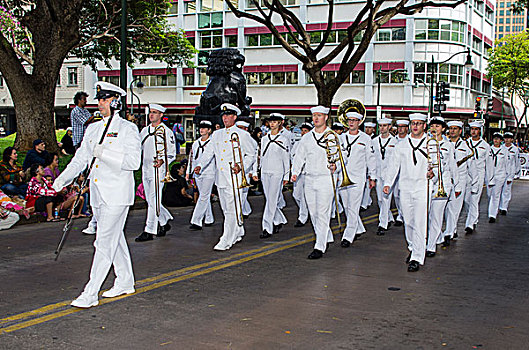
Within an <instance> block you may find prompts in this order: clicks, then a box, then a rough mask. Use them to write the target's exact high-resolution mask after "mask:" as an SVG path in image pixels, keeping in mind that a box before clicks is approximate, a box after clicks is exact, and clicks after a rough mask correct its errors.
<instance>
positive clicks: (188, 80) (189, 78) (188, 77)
mask: <svg viewBox="0 0 529 350" xmlns="http://www.w3.org/2000/svg"><path fill="white" fill-rule="evenodd" d="M183 77H184V86H193V85H195V73H187V74H184V75H183Z"/></svg>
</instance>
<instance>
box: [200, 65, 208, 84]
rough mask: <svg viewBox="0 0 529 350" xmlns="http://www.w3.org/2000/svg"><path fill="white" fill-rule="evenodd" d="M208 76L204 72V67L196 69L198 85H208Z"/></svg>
mask: <svg viewBox="0 0 529 350" xmlns="http://www.w3.org/2000/svg"><path fill="white" fill-rule="evenodd" d="M208 81H209V78H208V76H207V74H206V68H199V69H198V85H208Z"/></svg>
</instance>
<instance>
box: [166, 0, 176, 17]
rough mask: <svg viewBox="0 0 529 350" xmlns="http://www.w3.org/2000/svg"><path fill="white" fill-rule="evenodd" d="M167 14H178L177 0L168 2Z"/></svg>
mask: <svg viewBox="0 0 529 350" xmlns="http://www.w3.org/2000/svg"><path fill="white" fill-rule="evenodd" d="M167 14H168V15H176V14H178V2H171V3H170V4H169V10H168V12H167Z"/></svg>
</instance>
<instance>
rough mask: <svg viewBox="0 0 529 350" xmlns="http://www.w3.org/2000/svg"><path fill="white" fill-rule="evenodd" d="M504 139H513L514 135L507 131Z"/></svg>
mask: <svg viewBox="0 0 529 350" xmlns="http://www.w3.org/2000/svg"><path fill="white" fill-rule="evenodd" d="M503 137H505V138H510V139H513V138H514V134H513V133H512V132H510V131H507V132H506V133H505V134H503Z"/></svg>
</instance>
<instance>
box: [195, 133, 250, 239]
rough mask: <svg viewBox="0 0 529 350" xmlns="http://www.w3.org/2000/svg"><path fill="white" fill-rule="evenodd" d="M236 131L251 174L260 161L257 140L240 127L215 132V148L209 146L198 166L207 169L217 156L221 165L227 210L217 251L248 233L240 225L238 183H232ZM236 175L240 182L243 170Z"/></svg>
mask: <svg viewBox="0 0 529 350" xmlns="http://www.w3.org/2000/svg"><path fill="white" fill-rule="evenodd" d="M233 133H236V134H237V135H238V136H239V143H240V145H239V146H240V150H241V154H242V158H243V159H242V161H243V163H244V168H245V169H244V170H245V172H246V174H248V173H249V171H250V169H252V167H253V164H254V162H255V160H256V147H255V143H256V142H255V141H254V140H253V139H252V137H251V136H250V134H249V133H248V132H247V131H245V130H242V129H239V128H238V127H236V126H231V127H229V128H222V129H219V130H217V131H215V132H214V133H213V134H212V135H211V147H207V148H206V150H205V151H204V153H203V154H202V157H201V158H200V161H199V162H197V163H196V166H195V167H197V166H200V168H201V169H205V168H206V165H208V164H209V163H210V162H211V161H212V160H213V158H214V159H215V163H216V165H217V171H216V176H215V184H216V185H217V189H218V191H219V200H220V205H221V208H222V211H223V212H224V229H223V233H222V236H221V237H220V240H219V242H218V243H217V245H216V246H215V248H214V249H215V250H226V249H230V248H231V246H232V245H234V244H235V243H236V242H238V241H240V240H241V239H242V237H243V236H244V227H243V226H238V225H237V217H236V214H235V200H236V198H235V197H234V191H233V185H234V184H233V183H232V176H231V170H230V162H231V163H232V167H233V166H234V165H235V162H234V159H233V151H232V143H231V136H232V134H233ZM235 153H236V157H237V158H236V160H237V161H240V159H239V152H238V151H237V150H236V152H235ZM236 178H237V179H238V182H239V185H240V184H241V172H239V173H238V174H237V175H236ZM237 192H239V194H240V195H241V198H242V191H241V190H239V189H236V190H235V194H236V193H237ZM239 214H240V213H239Z"/></svg>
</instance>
